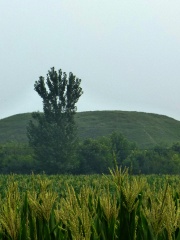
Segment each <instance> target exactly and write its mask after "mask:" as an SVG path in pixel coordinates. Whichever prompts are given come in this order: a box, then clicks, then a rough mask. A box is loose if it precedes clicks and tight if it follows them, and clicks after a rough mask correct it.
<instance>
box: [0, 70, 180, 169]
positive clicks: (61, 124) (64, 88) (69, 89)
mask: <svg viewBox="0 0 180 240" xmlns="http://www.w3.org/2000/svg"><path fill="white" fill-rule="evenodd" d="M34 90H35V91H36V92H37V93H38V94H39V96H40V97H41V98H42V103H43V113H40V112H34V113H32V120H31V121H30V122H29V124H28V126H27V136H28V139H29V143H28V144H20V143H6V144H1V145H0V173H10V172H15V173H31V172H34V173H42V172H45V173H47V174H64V173H67V174H95V173H108V172H109V168H112V167H114V165H115V164H117V165H118V166H122V167H125V166H126V167H129V168H130V169H131V171H132V173H134V174H139V173H143V174H152V173H156V174H157V173H161V174H166V173H170V174H178V173H180V143H174V144H173V145H172V146H170V147H165V146H156V147H154V148H153V149H149V150H141V149H139V148H138V147H137V146H136V144H135V143H131V142H129V141H128V140H127V139H126V138H125V137H124V136H123V135H122V134H121V133H120V132H113V133H112V134H111V135H109V136H104V137H99V138H97V139H91V138H89V139H84V140H79V139H78V136H77V127H76V124H75V119H74V116H75V114H76V111H77V107H76V104H77V102H78V100H79V98H80V97H81V95H82V94H83V91H82V88H81V79H79V78H77V77H76V76H75V75H74V74H73V73H71V72H70V73H69V75H67V74H66V73H65V72H62V70H61V69H60V70H59V71H56V70H55V68H51V69H50V71H48V74H47V76H46V79H45V78H44V77H42V76H40V77H39V80H38V81H36V82H35V84H34Z"/></svg>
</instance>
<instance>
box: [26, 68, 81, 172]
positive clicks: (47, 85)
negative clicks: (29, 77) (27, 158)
mask: <svg viewBox="0 0 180 240" xmlns="http://www.w3.org/2000/svg"><path fill="white" fill-rule="evenodd" d="M80 84H81V80H80V79H79V78H76V76H75V75H73V73H71V72H70V73H69V76H67V74H66V73H64V72H62V70H59V71H58V72H57V71H55V69H54V67H53V68H51V70H50V71H48V74H47V77H46V81H45V79H44V77H42V76H41V77H39V80H38V81H36V82H35V84H34V89H35V91H36V92H37V93H38V94H39V96H40V97H41V98H42V101H43V113H40V112H34V113H32V118H33V119H32V120H31V121H30V122H29V125H28V128H27V134H28V139H29V144H30V146H31V147H32V148H33V149H34V155H35V158H36V159H37V162H38V163H39V171H45V172H46V173H64V172H70V171H71V170H72V169H73V167H74V166H75V163H76V162H75V161H76V160H75V157H74V156H75V149H76V143H77V132H76V125H75V119H74V116H75V113H76V110H77V108H76V103H77V102H78V100H79V98H80V96H81V95H82V93H83V92H82V88H81V87H80Z"/></svg>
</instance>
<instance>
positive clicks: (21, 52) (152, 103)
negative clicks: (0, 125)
mask: <svg viewBox="0 0 180 240" xmlns="http://www.w3.org/2000/svg"><path fill="white" fill-rule="evenodd" d="M179 11H180V1H179V0H171V1H170V0H168V1H167V0H136V1H134V0H111V1H109V0H51V1H50V0H0V16H1V21H0V118H1V119H2V118H5V117H8V116H11V115H14V114H18V113H25V112H33V111H38V110H39V111H42V100H41V98H40V97H39V96H38V94H37V93H36V92H35V91H34V83H35V81H36V80H38V79H39V76H44V77H45V76H46V74H47V72H48V70H49V69H50V68H51V67H55V69H56V70H58V69H62V71H65V72H67V73H69V72H73V74H75V75H76V76H77V77H78V78H80V79H82V84H81V86H82V88H83V91H84V94H83V95H82V96H81V98H80V100H79V102H78V104H77V107H78V111H93V110H125V111H141V112H151V113H158V114H163V115H167V116H169V117H173V118H175V119H177V120H180V14H179V13H180V12H179Z"/></svg>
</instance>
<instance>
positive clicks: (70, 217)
mask: <svg viewBox="0 0 180 240" xmlns="http://www.w3.org/2000/svg"><path fill="white" fill-rule="evenodd" d="M110 173H111V174H110V175H91V176H87V175H86V176H85V175H81V176H72V175H51V176H46V175H45V174H44V175H34V174H32V175H30V176H25V175H23V176H22V175H1V176H0V196H1V205H0V212H1V214H0V239H6V240H19V239H23V240H25V239H32V240H36V239H37V240H41V239H44V240H46V239H53V240H55V239H58V240H59V239H64V240H65V239H68V240H70V239H72V240H81V239H82V240H94V239H100V240H101V239H102V240H109V239H111V240H115V239H126V240H135V239H137V240H144V239H148V240H151V239H152V240H178V239H180V215H179V212H180V206H179V199H180V191H179V189H180V180H179V177H178V176H168V175H161V176H157V175H156V176H153V175H148V176H144V175H136V176H134V175H131V173H128V169H124V170H123V171H122V170H121V169H120V168H117V167H116V168H115V169H114V170H110Z"/></svg>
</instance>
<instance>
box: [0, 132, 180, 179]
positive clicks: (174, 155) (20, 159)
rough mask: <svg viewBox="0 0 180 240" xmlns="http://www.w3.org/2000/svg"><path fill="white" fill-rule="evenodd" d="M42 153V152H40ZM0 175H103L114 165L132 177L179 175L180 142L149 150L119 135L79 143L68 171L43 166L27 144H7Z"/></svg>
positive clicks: (1, 149)
mask: <svg viewBox="0 0 180 240" xmlns="http://www.w3.org/2000/svg"><path fill="white" fill-rule="evenodd" d="M39 151H43V149H41V148H40V149H39ZM0 159H1V161H0V173H1V174H9V173H18V174H19V173H21V174H31V173H32V172H34V173H43V172H45V173H47V174H64V173H67V174H102V173H105V174H106V173H109V168H113V167H114V166H115V164H117V165H118V166H122V167H128V168H129V169H130V172H131V173H132V174H180V143H179V142H178V143H174V144H172V145H171V146H164V145H159V146H158V145H157V146H155V147H154V148H152V149H139V148H138V147H137V146H136V144H135V143H131V142H129V141H128V140H127V139H126V138H125V137H124V136H123V135H122V134H121V133H119V132H114V133H112V134H111V135H109V136H104V137H99V138H96V139H92V138H88V139H84V140H81V141H79V142H78V144H77V146H76V149H75V151H74V156H73V159H71V160H72V162H71V168H69V165H67V169H65V168H62V169H57V165H55V166H54V167H53V165H50V166H51V168H50V167H49V166H48V164H47V165H44V166H43V167H42V161H38V159H36V158H35V156H34V151H33V148H32V147H30V146H29V145H28V144H24V143H16V142H9V143H5V144H1V145H0Z"/></svg>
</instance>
